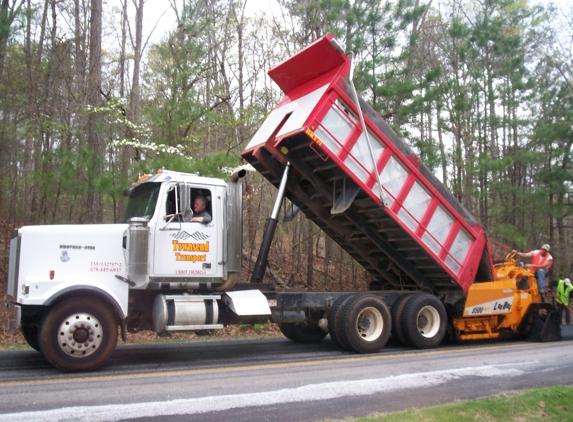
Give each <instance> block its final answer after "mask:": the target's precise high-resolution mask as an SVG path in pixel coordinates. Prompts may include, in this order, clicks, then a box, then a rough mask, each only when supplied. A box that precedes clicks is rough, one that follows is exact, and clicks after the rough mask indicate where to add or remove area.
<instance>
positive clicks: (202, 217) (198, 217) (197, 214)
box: [189, 196, 211, 224]
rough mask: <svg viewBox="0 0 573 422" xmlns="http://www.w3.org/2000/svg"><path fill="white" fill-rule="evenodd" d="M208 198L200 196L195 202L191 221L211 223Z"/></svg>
mask: <svg viewBox="0 0 573 422" xmlns="http://www.w3.org/2000/svg"><path fill="white" fill-rule="evenodd" d="M207 203H208V201H207V198H205V197H204V196H198V197H197V198H195V201H194V202H193V217H192V218H191V219H190V220H189V221H190V222H192V223H193V222H195V223H203V224H209V223H210V222H211V214H209V211H207Z"/></svg>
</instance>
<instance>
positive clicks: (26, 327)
mask: <svg viewBox="0 0 573 422" xmlns="http://www.w3.org/2000/svg"><path fill="white" fill-rule="evenodd" d="M38 331H39V328H38V324H37V323H36V324H31V323H27V322H22V335H23V336H24V340H26V343H28V346H30V347H31V348H32V349H34V350H36V351H37V352H41V350H40V343H39V342H38Z"/></svg>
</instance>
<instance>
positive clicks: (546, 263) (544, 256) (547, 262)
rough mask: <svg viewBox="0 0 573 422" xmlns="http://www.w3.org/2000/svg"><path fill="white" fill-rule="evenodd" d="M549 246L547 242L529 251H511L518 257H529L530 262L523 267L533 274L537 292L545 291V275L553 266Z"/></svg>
mask: <svg viewBox="0 0 573 422" xmlns="http://www.w3.org/2000/svg"><path fill="white" fill-rule="evenodd" d="M550 250H551V247H550V246H549V245H548V244H545V245H543V246H541V249H536V250H534V251H531V252H517V251H516V250H513V251H511V252H512V253H514V254H516V255H517V256H519V257H520V258H531V264H526V265H525V268H527V269H530V270H531V271H533V273H534V274H535V278H536V279H537V288H538V289H539V293H541V294H543V293H545V277H547V274H548V273H549V270H550V269H551V267H552V266H553V257H552V256H551V254H550V253H549V251H550Z"/></svg>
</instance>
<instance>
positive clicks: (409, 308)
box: [393, 294, 447, 349]
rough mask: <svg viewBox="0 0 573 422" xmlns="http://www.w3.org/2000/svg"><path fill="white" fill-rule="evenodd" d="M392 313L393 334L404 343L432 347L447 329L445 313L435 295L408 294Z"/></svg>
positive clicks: (440, 341) (418, 346)
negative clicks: (393, 320) (393, 319)
mask: <svg viewBox="0 0 573 422" xmlns="http://www.w3.org/2000/svg"><path fill="white" fill-rule="evenodd" d="M399 299H400V298H399ZM393 311H394V310H393ZM394 313H395V314H396V315H395V322H394V327H393V330H394V331H393V334H394V335H395V336H396V337H397V338H398V339H399V340H400V341H401V342H402V343H404V344H405V345H409V346H414V347H417V348H418V349H432V348H435V347H438V346H439V345H440V344H441V343H442V340H443V339H444V337H445V335H446V330H447V314H446V309H445V308H444V305H443V304H442V302H440V300H439V299H438V298H437V297H435V296H432V295H429V294H415V295H409V297H407V298H404V299H402V301H401V302H400V303H398V306H397V307H396V310H395V311H394V312H393V314H394Z"/></svg>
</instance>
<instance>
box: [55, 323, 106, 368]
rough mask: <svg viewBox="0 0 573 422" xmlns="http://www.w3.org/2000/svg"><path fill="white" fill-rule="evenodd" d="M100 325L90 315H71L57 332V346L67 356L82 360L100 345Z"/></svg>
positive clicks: (101, 337) (101, 333) (101, 332)
mask: <svg viewBox="0 0 573 422" xmlns="http://www.w3.org/2000/svg"><path fill="white" fill-rule="evenodd" d="M102 339H103V329H102V327H101V323H100V322H99V321H98V320H97V318H95V317H94V316H93V315H90V314H73V315H70V316H69V317H68V318H66V319H65V320H64V321H63V322H62V324H61V325H60V328H59V330H58V344H59V345H60V348H61V349H62V350H63V351H64V353H66V354H67V355H69V356H72V357H75V358H83V357H86V356H89V355H91V354H92V353H94V352H95V351H96V350H97V349H98V347H99V346H100V345H101V342H102Z"/></svg>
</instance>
